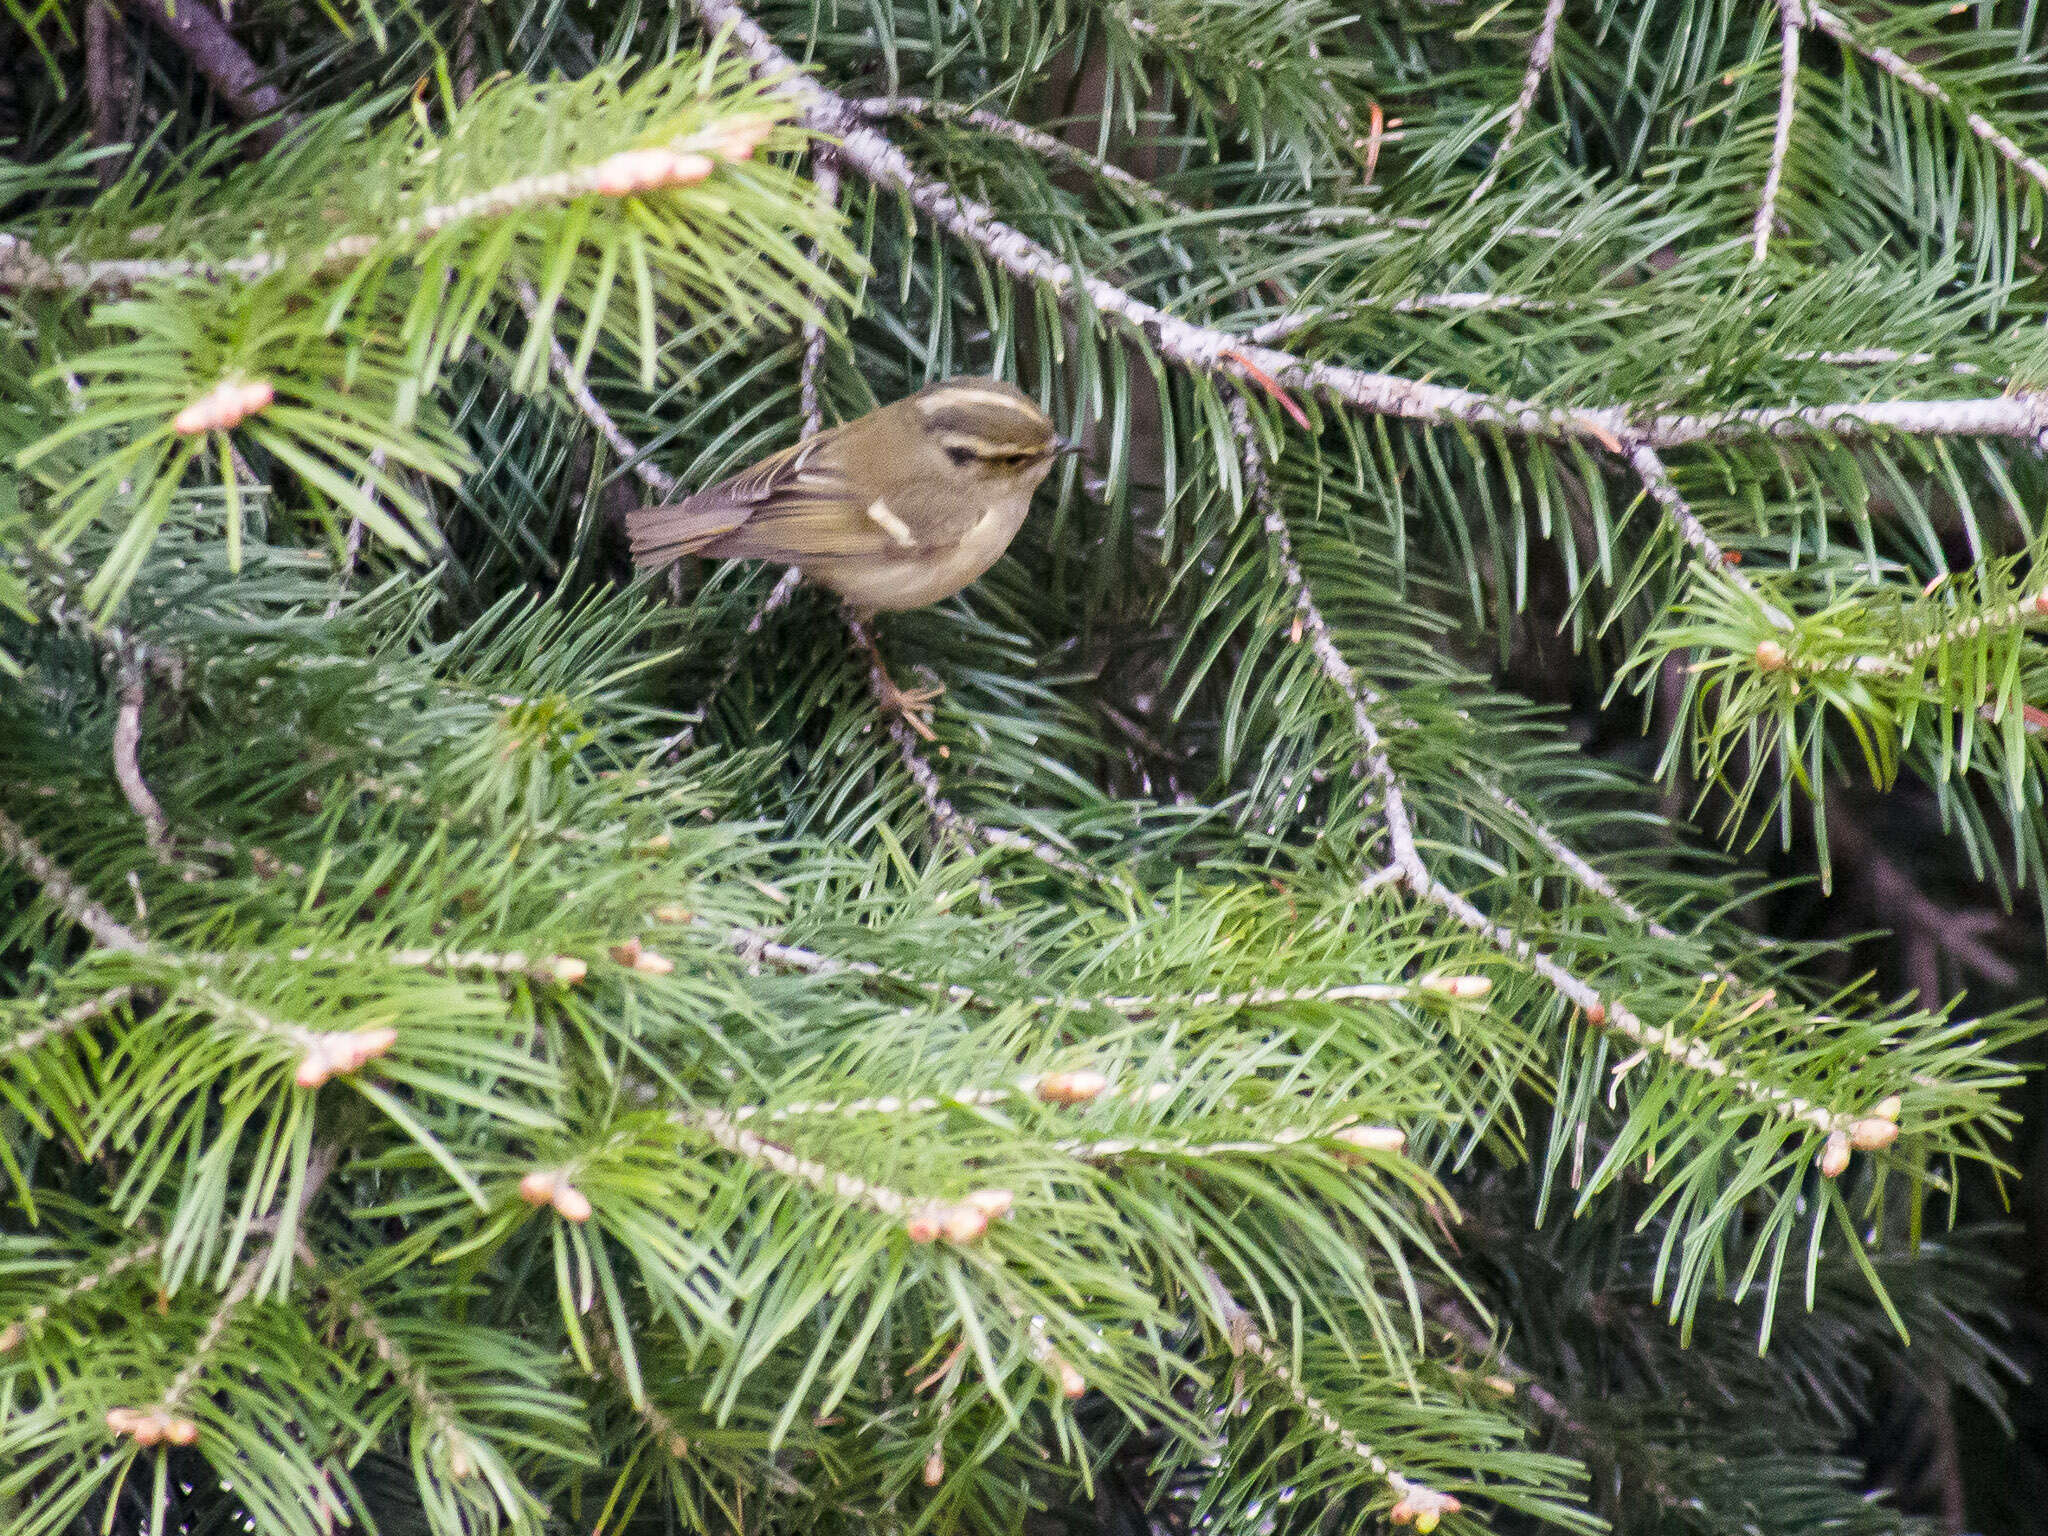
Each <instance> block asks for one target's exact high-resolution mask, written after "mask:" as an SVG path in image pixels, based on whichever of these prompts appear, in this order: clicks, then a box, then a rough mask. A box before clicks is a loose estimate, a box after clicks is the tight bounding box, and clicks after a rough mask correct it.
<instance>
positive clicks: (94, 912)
mask: <svg viewBox="0 0 2048 1536" xmlns="http://www.w3.org/2000/svg"><path fill="white" fill-rule="evenodd" d="M0 853H4V854H6V855H7V856H8V857H9V858H11V859H13V860H14V861H15V862H16V863H17V864H19V865H21V866H22V868H24V869H26V870H27V871H28V872H29V874H30V875H31V876H33V877H34V879H35V880H36V881H37V882H38V883H39V884H40V885H41V886H42V888H43V892H44V894H45V895H47V896H48V897H49V898H50V900H51V901H53V902H55V903H56V904H57V909H58V910H59V911H60V912H62V913H63V914H64V915H65V916H66V917H68V918H70V919H71V920H72V921H73V922H74V923H76V924H78V926H79V927H81V928H83V929H84V930H85V931H86V932H87V933H89V934H91V935H92V937H93V940H94V942H95V943H97V944H99V945H100V946H101V947H102V948H105V949H120V950H127V951H129V952H131V953H133V952H138V951H140V950H142V949H144V948H146V947H147V946H145V945H144V944H143V942H142V940H141V939H140V938H138V937H137V936H136V934H135V931H134V930H133V929H131V928H129V927H127V926H126V925H124V924H123V923H122V922H121V921H120V920H119V919H118V918H116V917H115V916H114V914H113V913H111V912H109V911H108V910H107V909H106V908H105V907H103V906H101V905H100V904H99V903H98V902H97V901H94V900H93V899H92V897H91V896H90V895H88V894H87V892H86V889H85V887H84V886H82V885H80V884H79V883H78V882H77V881H76V880H75V879H73V878H72V877H71V875H70V874H69V873H68V872H66V870H65V869H64V867H63V866H62V865H60V864H58V863H57V862H56V861H55V860H54V859H52V858H51V857H50V856H49V855H48V854H46V853H44V852H43V850H42V849H40V848H38V847H37V846H36V843H35V839H33V838H31V837H30V836H29V835H28V834H27V833H26V832H24V831H22V830H21V827H20V826H19V825H18V824H17V823H16V822H15V821H14V820H13V818H12V817H10V816H8V815H7V813H6V812H4V811H0Z"/></svg>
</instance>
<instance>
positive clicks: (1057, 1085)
mask: <svg viewBox="0 0 2048 1536" xmlns="http://www.w3.org/2000/svg"><path fill="white" fill-rule="evenodd" d="M1107 1087H1109V1079H1108V1078H1107V1077H1106V1076H1104V1075H1103V1074H1102V1073H1100V1072H1095V1071H1085V1070H1084V1071H1079V1072H1048V1073H1046V1074H1045V1076H1043V1077H1041V1078H1040V1079H1039V1080H1038V1089H1037V1092H1038V1096H1039V1097H1040V1098H1041V1099H1043V1100H1045V1102H1046V1103H1048V1104H1086V1103H1087V1102H1088V1101H1089V1100H1090V1099H1093V1098H1097V1097H1099V1096H1100V1095H1101V1094H1102V1092H1103V1090H1104V1089H1106V1088H1107Z"/></svg>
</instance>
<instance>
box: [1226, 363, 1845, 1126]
mask: <svg viewBox="0 0 2048 1536" xmlns="http://www.w3.org/2000/svg"><path fill="white" fill-rule="evenodd" d="M1231 420H1232V422H1233V424H1234V425H1235V426H1236V428H1237V434H1238V441H1239V445H1240V449H1241V453H1242V458H1243V472H1244V477H1245V485H1246V489H1247V494H1248V496H1249V498H1250V500H1251V503H1252V505H1253V508H1254V509H1255V510H1256V511H1257V512H1258V513H1259V514H1260V517H1261V521H1262V522H1263V524H1264V526H1265V529H1266V532H1267V535H1268V537H1269V539H1270V540H1271V544H1272V548H1273V551H1274V554H1275V557H1276V559H1277V560H1278V562H1279V564H1280V567H1281V573H1282V578H1283V580H1284V581H1285V582H1286V584H1287V587H1288V589H1289V591H1291V592H1292V593H1293V594H1294V600H1295V607H1296V611H1297V613H1298V614H1299V616H1300V619H1301V622H1302V627H1303V630H1304V632H1305V633H1306V634H1307V636H1308V637H1309V639H1310V642H1311V645H1312V647H1313V649H1314V652H1315V655H1316V659H1317V660H1318V662H1320V663H1321V665H1322V669H1323V674H1324V676H1325V677H1326V678H1328V679H1329V681H1330V682H1331V683H1332V684H1333V685H1335V687H1336V688H1337V690H1338V691H1339V692H1340V693H1341V694H1343V695H1344V697H1345V699H1346V701H1347V702H1348V703H1349V704H1350V706H1351V715H1352V723H1353V725H1354V727H1355V728H1356V729H1357V731H1358V735H1359V741H1360V746H1361V752H1360V756H1361V759H1362V761H1363V763H1364V766H1365V769H1366V771H1367V773H1368V774H1370V775H1371V776H1372V778H1373V779H1374V780H1375V781H1376V782H1377V784H1378V785H1379V787H1380V797H1381V808H1382V809H1381V813H1382V815H1383V816H1384V817H1385V819H1386V825H1387V834H1388V841H1389V843H1390V844H1391V848H1392V857H1391V860H1390V867H1391V868H1393V869H1395V870H1397V871H1399V876H1400V883H1401V884H1402V885H1403V886H1405V887H1406V888H1407V889H1408V890H1409V892H1410V893H1412V894H1413V895H1414V896H1416V897H1417V898H1418V899H1420V900H1423V901H1426V902H1428V903H1430V904H1431V905H1432V906H1435V907H1438V908H1440V909H1442V910H1443V911H1444V912H1446V913H1448V914H1449V915H1450V916H1451V917H1453V918H1455V919H1456V920H1457V921H1458V922H1459V923H1460V924H1462V925H1463V926H1464V927H1466V928H1468V929H1470V930H1471V931H1472V932H1473V933H1475V934H1477V935H1479V936H1480V937H1481V938H1483V939H1485V940H1486V941H1487V943H1489V944H1491V945H1492V946H1493V947H1494V948H1495V949H1497V950H1499V951H1500V952H1501V953H1502V954H1504V955H1507V956H1508V957H1509V958H1510V959H1514V960H1518V961H1520V962H1521V963H1522V964H1524V965H1526V966H1527V967H1528V968H1529V969H1530V971H1532V972H1533V973H1534V974H1535V975H1536V976H1538V977H1539V978H1541V979H1542V980H1543V981H1544V982H1545V983H1546V984H1547V985H1548V986H1549V987H1550V989H1551V990H1552V991H1554V992H1556V993H1557V994H1558V995H1559V996H1560V997H1562V998H1564V999H1565V1000H1566V1001H1567V1002H1570V1003H1572V1004H1574V1005H1575V1006H1576V1007H1578V1008H1579V1010H1580V1011H1581V1012H1582V1013H1583V1014H1584V1015H1585V1017H1586V1020H1587V1022H1588V1023H1590V1024H1592V1025H1594V1026H1595V1027H1596V1028H1603V1029H1609V1030H1612V1031H1613V1032H1614V1033H1616V1034H1618V1035H1621V1036H1622V1037H1623V1038H1625V1039H1627V1040H1630V1041H1633V1042H1634V1043H1635V1044H1636V1045H1638V1046H1640V1047H1642V1048H1644V1049H1646V1050H1656V1051H1660V1052H1662V1053H1663V1054H1664V1055H1665V1056H1667V1057H1669V1058H1670V1059H1671V1060H1673V1061H1676V1062H1678V1063H1680V1064H1682V1065H1684V1066H1687V1067H1690V1068H1692V1069H1693V1070H1695V1071H1700V1072H1704V1073H1706V1074H1707V1075H1708V1076H1710V1077H1715V1078H1719V1079H1722V1080H1723V1081H1725V1082H1727V1083H1728V1084H1729V1086H1730V1087H1732V1088H1733V1089H1734V1090H1735V1091H1736V1092H1738V1093H1740V1094H1741V1095H1743V1096H1744V1097H1745V1098H1748V1099H1751V1100H1753V1101H1754V1102H1756V1103H1758V1104H1761V1105H1763V1106H1764V1107H1765V1108H1767V1109H1770V1110H1772V1111H1773V1112H1774V1113H1776V1114H1779V1115H1781V1116H1783V1117H1785V1118H1787V1119H1795V1120H1803V1121H1806V1122H1808V1123H1810V1124H1811V1125H1813V1126H1814V1127H1815V1128H1816V1129H1817V1130H1820V1131H1822V1132H1824V1133H1827V1134H1828V1135H1830V1136H1833V1135H1836V1134H1841V1135H1844V1136H1846V1135H1847V1132H1848V1129H1849V1127H1850V1126H1851V1125H1852V1124H1853V1123H1855V1122H1856V1120H1857V1117H1856V1116H1853V1115H1848V1114H1841V1113H1837V1112H1835V1111H1833V1110H1830V1109H1828V1108H1826V1107H1825V1106H1823V1105H1819V1104H1815V1103H1812V1102H1810V1101H1808V1100H1806V1099H1804V1098H1801V1097H1800V1096H1799V1095H1797V1094H1793V1093H1789V1092H1787V1091H1785V1090H1784V1089H1781V1088H1777V1087H1774V1086H1773V1085H1771V1084H1769V1083H1765V1082H1762V1081H1760V1080H1759V1079H1756V1078H1753V1077H1751V1076H1749V1075H1748V1074H1747V1073H1745V1072H1742V1071H1740V1070H1738V1069H1736V1068H1734V1067H1731V1066H1730V1065H1729V1064H1728V1063H1727V1062H1725V1061H1723V1060H1721V1059H1720V1058H1719V1057H1718V1056H1716V1055H1715V1054H1714V1052H1713V1051H1712V1050H1711V1049H1709V1048H1708V1046H1707V1045H1706V1044H1705V1043H1704V1042H1702V1041H1698V1040H1693V1039H1690V1038H1688V1037H1687V1036H1685V1035H1684V1034H1683V1033H1682V1032H1681V1031H1679V1030H1677V1029H1664V1028H1659V1027H1658V1026H1656V1025H1652V1024H1646V1023H1645V1022H1644V1021H1643V1020H1642V1019H1641V1018H1639V1017H1637V1015H1636V1014H1635V1013H1634V1012H1633V1011H1632V1010H1631V1009H1629V1008H1628V1007H1627V1006H1625V1005H1624V1004H1622V1003H1621V1002H1619V1001H1611V1000H1609V999H1605V998H1603V997H1601V996H1600V994H1599V993H1598V992H1596V991H1595V990H1594V989H1593V988H1592V987H1591V986H1590V985H1588V984H1587V983H1586V982H1585V981H1583V980H1581V979H1580V978H1579V977H1578V976H1576V975H1574V974H1573V973H1572V972H1571V971H1569V970H1568V969H1566V968H1565V967H1564V966H1563V965H1561V964H1559V963H1558V962H1557V961H1556V960H1554V959H1552V958H1551V957H1550V956H1549V955H1548V954H1546V953H1545V952H1544V951H1543V950H1542V949H1540V948H1539V947H1538V946H1536V945H1535V944H1533V943H1531V942H1530V941H1529V940H1527V939H1524V938H1523V937H1522V936H1521V935H1520V934H1518V933H1516V932H1515V931H1514V930H1513V929H1511V928H1509V927H1507V926H1506V925H1504V924H1501V923H1497V922H1495V921H1494V920H1493V919H1492V918H1489V917H1488V916H1486V914H1485V913H1483V912H1481V911H1480V910H1479V909H1478V908H1477V907H1475V906H1474V905H1473V904H1472V903H1471V902H1470V901H1468V900H1466V898H1465V897H1464V896H1463V895H1461V894H1460V893H1459V892H1457V891H1455V890H1453V889H1452V888H1451V887H1450V886H1448V885H1446V884H1444V882H1443V881H1442V880H1440V879H1438V878H1437V877H1436V875H1435V874H1433V873H1432V872H1431V870H1430V868H1429V866H1428V864H1427V863H1426V862H1424V860H1423V858H1422V855H1421V852H1420V851H1419V850H1418V848H1417V847H1416V843H1415V835H1414V831H1413V828H1412V824H1411V822H1410V820H1409V816H1408V807H1407V801H1406V799H1405V797H1404V795H1403V792H1402V789H1401V783H1400V779H1399V777H1398V776H1397V775H1396V774H1395V772H1394V768H1393V764H1392V762H1391V760H1390V759H1389V757H1388V755H1387V748H1386V743H1385V741H1384V740H1383V739H1382V737H1381V735H1380V732H1379V728H1378V726H1377V725H1376V724H1375V723H1374V722H1373V719H1372V713H1371V708H1370V706H1371V705H1372V704H1374V703H1376V702H1377V699H1376V698H1375V696H1374V695H1373V694H1372V692H1371V690H1369V689H1367V688H1366V687H1364V686H1363V685H1362V684H1360V683H1359V681H1358V678H1357V676H1356V674H1355V673H1354V672H1353V671H1352V670H1351V666H1350V663H1349V662H1347V661H1346V660H1345V659H1344V655H1343V652H1342V651H1341V650H1339V649H1338V647H1337V643H1336V639H1335V637H1334V636H1333V635H1332V634H1331V632H1330V626H1329V623H1328V621H1327V620H1326V619H1324V617H1323V614H1322V610H1321V609H1320V608H1319V607H1318V606H1317V605H1316V602H1315V599H1314V597H1313V595H1312V594H1311V593H1310V590H1309V587H1308V581H1307V578H1306V576H1305V575H1304V574H1303V572H1302V569H1301V565H1300V562H1299V561H1298V560H1296V559H1295V556H1294V549H1293V543H1292V540H1291V538H1290V536H1289V534H1288V531H1287V523H1286V519H1285V517H1284V516H1283V515H1282V514H1281V512H1280V508H1279V504H1278V502H1277V500H1276V499H1275V498H1274V496H1273V494H1272V486H1271V483H1270V481H1269V479H1268V477H1267V475H1266V469H1265V461H1264V458H1263V456H1262V455H1261V454H1260V452H1259V449H1258V440H1257V438H1256V437H1255V436H1254V435H1253V433H1252V431H1251V417H1250V412H1249V408H1248V407H1246V406H1245V404H1244V399H1243V397H1242V396H1241V395H1236V396H1233V398H1232V402H1231ZM1639 450H1640V451H1642V452H1645V453H1649V450H1647V449H1641V448H1640V445H1639ZM1649 461H1650V463H1651V464H1652V465H1653V466H1654V468H1655V469H1656V470H1657V471H1659V472H1661V470H1662V465H1661V463H1658V462H1657V460H1656V455H1655V454H1654V453H1649ZM1646 478H1647V473H1646ZM1667 484H1668V481H1667ZM1671 495H1672V496H1674V497H1676V496H1677V492H1676V491H1675V490H1673V491H1671ZM1679 505H1680V506H1683V502H1682V501H1681V502H1680V503H1679ZM1695 521H1696V520H1695ZM1701 534H1702V537H1705V531H1704V530H1701ZM1708 542H1709V543H1710V544H1711V542H1712V541H1711V540H1708Z"/></svg>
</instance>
